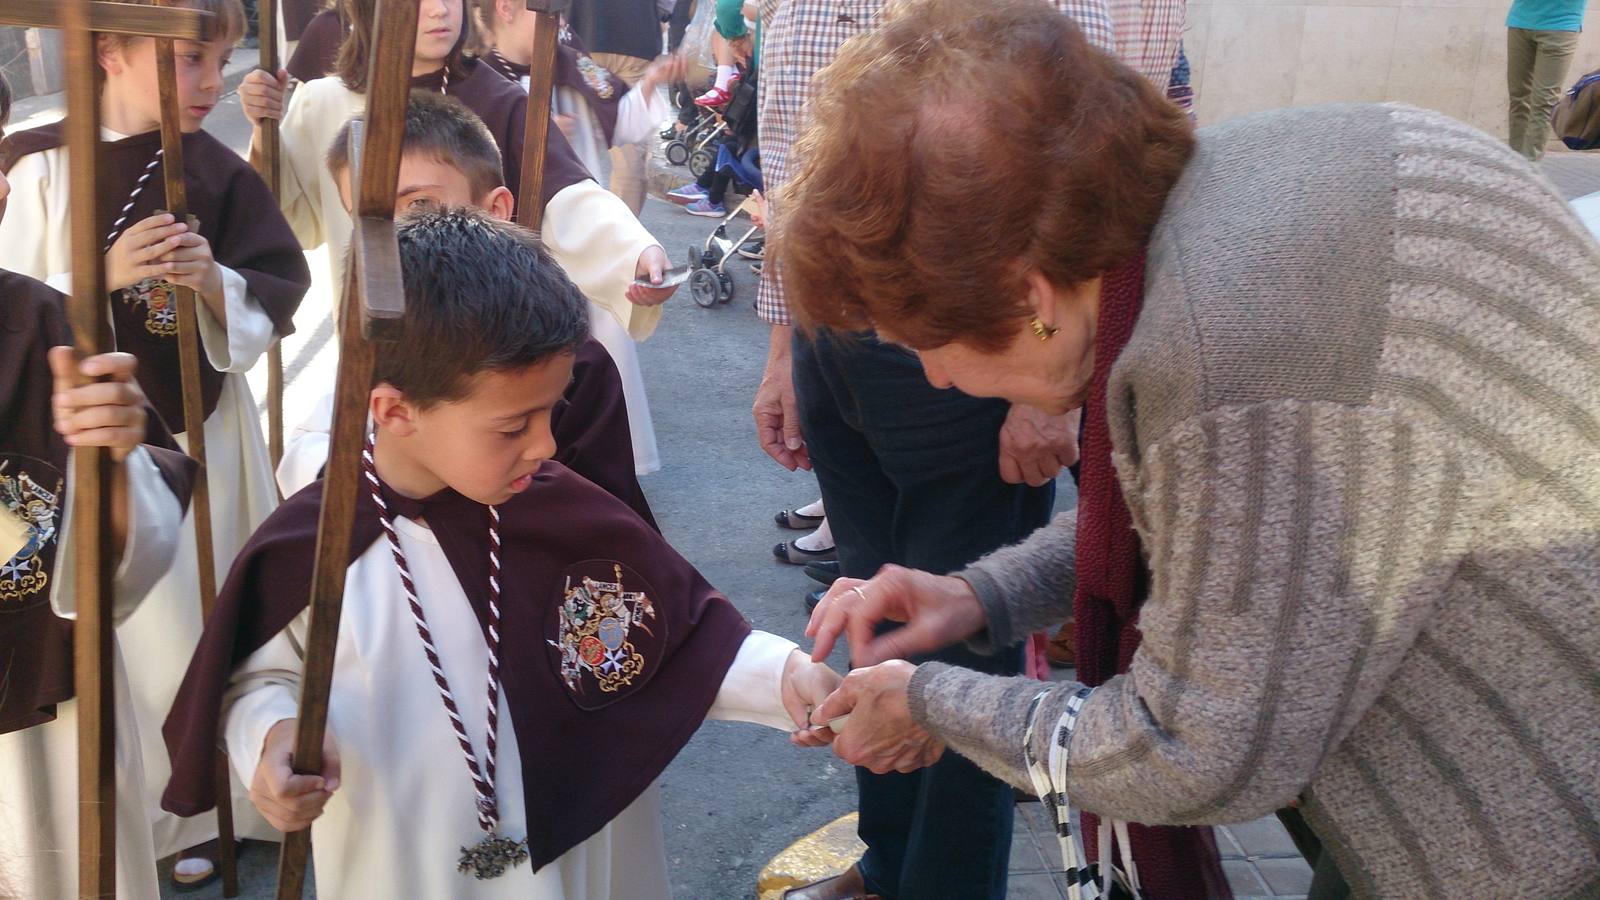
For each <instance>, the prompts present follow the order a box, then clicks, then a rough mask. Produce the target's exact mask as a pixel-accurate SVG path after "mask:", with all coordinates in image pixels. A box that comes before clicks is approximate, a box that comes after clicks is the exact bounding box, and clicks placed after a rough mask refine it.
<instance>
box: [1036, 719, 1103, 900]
mask: <svg viewBox="0 0 1600 900" xmlns="http://www.w3.org/2000/svg"><path fill="white" fill-rule="evenodd" d="M1050 690H1051V689H1050V688H1045V689H1044V690H1042V691H1040V692H1039V693H1038V694H1037V695H1036V696H1035V697H1034V698H1033V702H1032V703H1031V704H1030V705H1029V707H1028V725H1027V728H1026V729H1024V731H1023V738H1022V757H1023V760H1024V761H1025V762H1026V763H1027V766H1028V777H1029V778H1030V779H1031V780H1032V781H1033V789H1034V792H1035V793H1037V794H1038V795H1039V800H1040V802H1041V803H1042V804H1043V806H1044V808H1045V811H1046V812H1048V813H1049V814H1050V816H1051V823H1050V824H1051V825H1052V826H1054V828H1055V832H1056V838H1057V840H1059V841H1060V843H1061V860H1062V864H1063V865H1064V866H1065V867H1066V875H1067V897H1068V900H1095V898H1098V897H1100V896H1101V889H1100V885H1099V884H1097V883H1096V876H1097V867H1096V866H1094V865H1092V864H1090V863H1089V862H1088V856H1087V854H1085V853H1084V850H1083V841H1082V838H1081V837H1080V836H1079V835H1078V834H1077V832H1075V831H1074V830H1073V828H1072V802H1071V800H1069V799H1068V797H1067V792H1066V784H1067V743H1068V741H1069V739H1070V738H1071V737H1072V729H1073V727H1074V726H1076V725H1077V721H1078V711H1079V710H1081V709H1082V708H1083V701H1084V699H1086V698H1087V697H1088V696H1089V691H1090V688H1087V687H1084V688H1080V689H1079V690H1078V691H1077V693H1075V694H1073V696H1072V697H1071V698H1069V699H1068V700H1067V710H1066V712H1065V713H1063V714H1062V716H1061V720H1060V722H1059V723H1058V724H1057V726H1056V729H1055V732H1054V735H1053V737H1052V739H1051V741H1050V754H1049V760H1048V767H1047V766H1046V764H1045V763H1042V762H1040V760H1039V759H1038V758H1037V757H1036V756H1034V753H1033V734H1034V727H1035V726H1036V725H1037V724H1038V717H1039V705H1040V703H1042V702H1043V700H1044V698H1045V695H1047V694H1049V693H1050Z"/></svg>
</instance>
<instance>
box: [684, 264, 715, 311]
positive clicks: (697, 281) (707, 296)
mask: <svg viewBox="0 0 1600 900" xmlns="http://www.w3.org/2000/svg"><path fill="white" fill-rule="evenodd" d="M721 293H722V290H721V285H720V284H719V280H718V278H717V273H715V272H713V271H711V270H710V269H695V270H694V274H692V275H690V276H689V296H690V297H693V298H694V302H695V305H696V306H699V307H701V308H702V309H710V308H711V307H713V306H716V305H717V300H718V299H720V296H721Z"/></svg>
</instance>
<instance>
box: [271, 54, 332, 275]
mask: <svg viewBox="0 0 1600 900" xmlns="http://www.w3.org/2000/svg"><path fill="white" fill-rule="evenodd" d="M320 80H321V79H318V81H320ZM316 83H317V82H314V81H313V82H307V83H306V84H302V85H300V86H299V87H297V88H295V89H294V93H293V94H291V95H290V97H289V105H288V108H286V109H285V110H284V112H283V121H282V122H281V123H280V124H279V126H278V147H279V156H278V158H279V163H278V208H279V209H280V210H282V211H283V217H284V219H286V220H287V221H288V222H289V227H290V228H292V229H294V236H295V237H296V238H298V239H299V241H300V246H301V247H303V248H305V249H307V250H314V249H316V248H318V247H320V246H322V245H323V244H324V243H325V242H326V241H327V237H326V236H325V235H324V234H323V230H322V205H321V198H322V191H321V185H322V172H323V170H324V169H325V168H326V165H327V163H326V160H325V157H324V156H323V154H325V153H327V152H328V148H327V147H326V146H324V147H321V148H318V147H317V146H316V144H317V142H316V141H315V140H314V139H313V138H312V135H314V134H316V133H317V131H318V129H317V123H316V120H317V119H318V118H319V113H318V110H317V108H316V107H318V106H320V105H321V104H319V103H317V98H318V96H319V95H320V93H322V92H321V91H320V90H316V89H312V88H311V85H313V84H316Z"/></svg>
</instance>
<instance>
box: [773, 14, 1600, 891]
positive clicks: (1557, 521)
mask: <svg viewBox="0 0 1600 900" xmlns="http://www.w3.org/2000/svg"><path fill="white" fill-rule="evenodd" d="M819 77H820V78H821V82H820V84H819V86H818V90H817V93H816V95H815V100H814V106H813V107H812V109H811V112H810V114H809V119H808V121H809V122H810V125H809V130H808V131H807V132H806V133H805V136H804V139H803V147H802V148H801V149H797V151H796V152H795V154H794V157H795V158H796V159H797V160H801V161H802V169H801V172H800V174H799V176H798V178H797V179H796V180H795V182H794V183H793V185H792V194H791V195H790V196H789V198H788V199H789V204H790V205H789V206H788V207H787V209H788V212H787V214H786V217H785V218H784V220H783V221H782V222H780V223H779V226H780V233H779V235H778V249H779V253H780V255H781V259H782V260H783V263H784V277H785V279H786V284H787V287H788V289H789V291H791V296H792V297H795V298H797V299H798V302H799V306H800V308H801V309H802V311H803V314H804V315H805V316H806V317H807V318H808V319H809V321H810V322H811V323H812V324H813V325H814V326H821V327H828V328H834V329H840V330H844V329H859V328H873V329H876V331H877V333H878V334H879V335H880V336H881V337H882V338H884V339H886V340H891V341H896V342H899V343H901V344H904V345H905V346H906V347H908V348H910V350H911V351H913V352H915V353H916V354H917V355H918V356H919V357H920V358H921V361H922V364H923V366H924V368H925V370H926V372H927V376H928V380H929V381H930V382H932V383H933V384H935V385H938V386H953V387H956V388H959V389H961V390H963V391H966V392H967V393H970V394H975V395H980V396H995V397H1004V398H1006V399H1008V400H1011V401H1013V402H1016V403H1028V404H1032V405H1034V406H1037V407H1040V408H1043V409H1046V410H1055V411H1065V410H1070V409H1072V408H1074V407H1075V406H1077V405H1078V404H1080V403H1084V404H1086V407H1085V409H1086V414H1085V424H1084V428H1085V437H1084V441H1085V460H1084V465H1085V472H1084V485H1083V496H1084V497H1085V498H1086V499H1085V501H1084V503H1088V502H1089V499H1088V498H1100V499H1099V500H1096V502H1097V503H1099V504H1100V506H1101V507H1103V508H1098V509H1097V511H1096V512H1094V515H1093V516H1092V517H1091V519H1092V520H1091V521H1085V516H1087V515H1088V513H1089V510H1088V509H1087V508H1086V507H1084V506H1080V510H1078V511H1072V512H1067V513H1064V514H1062V515H1060V516H1058V517H1057V518H1056V520H1055V521H1054V522H1053V523H1052V524H1051V525H1049V526H1047V527H1045V528H1043V529H1041V530H1040V531H1039V532H1036V533H1035V534H1034V535H1033V536H1032V537H1031V538H1030V539H1029V540H1028V541H1026V542H1025V543H1023V544H1021V545H1018V546H1015V547H1011V548H1008V549H1004V550H1001V551H999V552H996V553H994V554H992V555H991V556H989V557H987V558H985V559H983V560H981V561H979V562H978V563H976V564H974V565H973V566H972V567H970V568H968V569H966V570H964V571H962V572H958V573H956V574H955V575H954V576H949V577H941V576H935V575H931V574H926V573H919V572H912V571H908V570H904V569H891V570H885V571H884V572H882V573H880V574H879V575H878V576H877V577H875V578H874V579H872V580H871V581H868V582H860V581H854V580H844V581H841V582H839V583H838V584H837V585H836V586H835V588H834V589H833V590H832V591H831V592H830V594H829V596H828V597H827V598H826V599H825V600H824V602H823V603H822V604H821V605H820V606H819V607H818V608H817V610H816V614H815V616H814V618H813V620H812V623H811V633H813V634H814V635H815V636H816V637H817V639H818V641H817V647H816V650H817V653H818V654H819V656H820V655H822V654H825V653H826V652H827V651H828V650H829V649H830V648H831V646H832V645H833V643H834V641H835V639H836V638H837V637H838V636H840V635H841V634H843V635H846V636H847V637H849V638H850V640H851V644H852V650H853V652H854V656H855V661H856V663H857V665H861V666H871V667H870V668H862V669H858V670H857V671H855V672H854V673H852V674H851V675H850V677H849V678H848V679H847V680H846V682H845V684H844V686H843V687H842V688H841V689H840V691H839V693H837V694H836V695H835V696H834V697H832V698H830V700H829V701H828V702H827V703H826V704H824V706H823V707H822V708H820V709H818V710H817V712H816V714H815V715H814V716H813V721H816V722H825V721H827V720H829V719H830V718H831V717H834V716H838V715H840V714H841V713H844V712H847V711H849V712H851V716H850V720H849V724H848V726H846V727H845V728H844V729H843V732H842V733H841V734H840V735H839V737H838V738H837V741H836V744H835V747H836V749H837V750H838V752H839V753H840V755H841V756H843V757H845V758H846V759H847V760H850V761H852V762H858V763H860V764H864V765H867V766H869V767H872V768H874V769H875V770H879V771H885V770H889V769H902V770H904V769H909V768H914V767H916V766H918V765H922V764H926V762H927V761H928V760H930V759H932V758H936V757H937V755H938V753H939V752H941V750H942V748H943V747H944V746H949V747H950V748H951V749H953V750H955V751H957V752H959V753H961V754H963V755H965V756H967V757H970V758H971V759H973V760H975V761H977V762H978V763H980V764H981V765H983V766H984V767H986V768H988V769H990V770H991V771H993V772H994V773H996V774H997V775H1000V776H1002V777H1004V778H1007V779H1008V780H1010V781H1011V782H1013V783H1015V784H1018V785H1022V786H1028V785H1029V784H1030V782H1029V778H1028V776H1027V774H1026V772H1025V770H1024V757H1023V735H1024V732H1025V729H1026V727H1027V724H1028V719H1029V715H1030V709H1033V715H1034V716H1036V717H1037V718H1038V721H1039V727H1037V728H1036V729H1035V730H1034V735H1035V746H1034V751H1035V753H1036V755H1037V757H1038V758H1039V759H1044V758H1046V757H1047V755H1048V752H1049V746H1048V745H1049V743H1050V742H1051V741H1052V740H1053V739H1054V738H1055V737H1056V736H1057V734H1058V728H1059V724H1063V723H1064V724H1071V725H1072V726H1073V727H1072V729H1071V731H1070V738H1069V739H1068V741H1067V746H1066V751H1067V765H1066V770H1065V771H1066V782H1065V784H1064V785H1058V787H1064V788H1065V790H1066V793H1067V794H1068V796H1069V797H1070V798H1071V799H1072V801H1073V802H1074V803H1075V804H1078V805H1081V806H1082V807H1083V808H1084V809H1086V810H1090V811H1093V812H1097V813H1101V814H1105V815H1108V816H1112V817H1116V818H1120V819H1129V820H1132V821H1136V822H1143V823H1150V824H1198V823H1221V822H1238V821H1244V820H1249V819H1252V818H1255V817H1257V816H1260V815H1262V814H1264V813H1268V812H1271V811H1273V810H1277V809H1279V808H1280V807H1285V806H1288V805H1291V804H1294V803H1295V802H1296V801H1298V805H1299V808H1300V810H1301V811H1302V813H1303V814H1304V817H1305V820H1306V821H1307V822H1309V824H1310V826H1311V828H1312V830H1314V832H1315V834H1316V836H1317V837H1320V839H1321V841H1322V843H1323V845H1324V848H1325V851H1326V852H1325V853H1324V854H1323V855H1324V856H1327V857H1329V859H1330V865H1331V862H1333V861H1336V863H1337V870H1338V871H1341V872H1342V873H1343V876H1344V878H1345V879H1347V880H1348V882H1349V884H1350V886H1351V888H1352V889H1353V890H1354V891H1355V892H1356V893H1357V894H1358V895H1361V896H1394V897H1408V898H1409V897H1450V898H1459V897H1491V896H1519V897H1569V896H1570V897H1578V896H1585V897H1592V896H1595V895H1596V894H1597V893H1600V875H1597V873H1600V250H1597V248H1596V245H1595V244H1594V242H1593V240H1592V239H1591V238H1590V237H1589V235H1588V234H1587V232H1586V231H1585V230H1584V228H1583V226H1582V225H1581V224H1579V222H1578V220H1577V219H1576V218H1575V217H1574V216H1573V215H1572V214H1571V213H1570V212H1569V211H1568V209H1567V208H1566V206H1565V204H1563V203H1562V202H1561V200H1560V199H1559V198H1558V197H1557V196H1556V195H1555V194H1554V193H1553V192H1552V191H1551V189H1550V188H1549V186H1548V185H1547V184H1546V183H1545V182H1544V181H1543V180H1542V179H1541V178H1540V177H1539V176H1538V175H1537V174H1536V173H1535V170H1534V169H1532V168H1531V167H1530V166H1529V165H1528V164H1527V163H1526V162H1525V161H1524V160H1522V159H1521V158H1519V157H1518V156H1516V155H1515V154H1513V153H1512V152H1510V151H1509V150H1507V149H1506V148H1505V147H1503V146H1502V145H1501V144H1500V143H1498V142H1497V141H1495V140H1493V139H1492V138H1490V137H1489V136H1488V135H1485V134H1482V133H1480V132H1478V131H1476V130H1474V129H1472V128H1469V127H1468V126H1465V125H1462V124H1460V123H1458V122H1455V121H1453V120H1451V119H1448V118H1445V117H1444V116H1441V115H1437V114H1434V113H1430V112H1425V111H1422V110H1418V109H1413V108H1410V107H1405V106H1397V105H1387V106H1367V105H1359V106H1358V105H1351V106H1331V107H1322V108H1315V109H1295V110H1280V111H1274V112H1268V113H1263V114H1259V115H1254V116H1248V117H1245V118H1241V119H1235V120H1233V121H1230V122H1226V123H1223V124H1220V125H1217V126H1214V127H1210V128H1205V129H1201V130H1200V131H1198V132H1195V133H1191V132H1190V130H1189V129H1188V127H1187V126H1186V125H1185V123H1184V122H1183V120H1182V117H1181V115H1180V114H1179V113H1177V112H1176V111H1174V110H1173V109H1172V108H1171V107H1170V106H1168V105H1167V104H1166V103H1165V102H1164V101H1163V100H1162V99H1161V98H1160V97H1159V96H1158V95H1157V93H1156V91H1155V90H1154V89H1153V88H1152V87H1150V86H1149V85H1148V84H1147V83H1145V82H1144V81H1142V80H1141V79H1140V78H1139V77H1138V76H1137V75H1136V74H1134V73H1133V72H1132V71H1130V70H1129V69H1127V68H1125V67H1124V66H1122V65H1120V64H1119V63H1117V62H1115V61H1114V60H1113V59H1111V58H1110V57H1108V56H1106V55H1105V54H1103V53H1101V52H1099V51H1097V50H1095V49H1093V48H1091V47H1090V46H1089V45H1088V44H1087V43H1085V41H1084V40H1083V38H1082V36H1081V35H1080V34H1079V33H1078V32H1077V30H1076V29H1075V28H1074V26H1073V25H1072V24H1071V23H1070V22H1069V21H1068V20H1066V19H1064V18H1063V17H1061V16H1060V15H1058V14H1056V13H1054V12H1052V11H1051V10H1050V8H1049V7H1048V6H1047V5H1046V4H1044V3H1042V2H1034V0H989V2H986V3H983V4H980V5H978V6H977V7H973V6H972V5H971V4H968V3H965V2H962V0H909V2H907V3H905V4H903V5H902V6H901V8H900V9H899V10H898V12H897V13H896V15H895V16H894V17H893V18H892V20H891V21H889V22H888V23H887V24H886V25H885V26H884V27H883V28H882V29H881V30H879V31H878V32H876V33H874V34H872V35H870V36H867V37H865V38H863V39H858V40H857V41H854V42H852V43H851V44H849V45H847V46H846V47H845V49H844V51H843V52H842V53H841V54H840V56H839V58H838V60H837V61H836V62H835V63H834V64H833V65H832V66H830V67H829V68H828V69H827V70H825V71H824V72H823V73H822V75H821V76H819ZM885 147H893V148H899V149H897V150H896V152H893V153H885V152H883V148H885ZM1096 454H1098V455H1099V456H1100V457H1101V459H1100V461H1099V462H1098V463H1097V462H1096V460H1095V456H1096ZM1119 491H1120V498H1119V495H1118V492H1119ZM1108 497H1109V498H1112V499H1113V500H1115V503H1114V505H1109V506H1108V505H1107V504H1105V503H1101V502H1100V501H1101V500H1104V499H1105V498H1108ZM1119 515H1122V516H1127V517H1128V521H1130V522H1131V527H1132V530H1131V531H1126V530H1119V529H1118V528H1117V527H1116V522H1117V518H1118V516H1119ZM1086 538H1087V539H1089V540H1090V541H1091V543H1092V547H1090V546H1086V545H1085V543H1084V542H1085V540H1086ZM1119 548H1122V549H1120V550H1119ZM1122 567H1131V568H1132V570H1133V574H1134V575H1136V576H1137V577H1135V578H1132V579H1131V580H1130V579H1127V578H1124V577H1122V575H1119V572H1120V571H1121V568H1122ZM1089 580H1093V582H1094V583H1095V584H1096V585H1102V586H1103V585H1105V584H1111V585H1113V586H1115V585H1117V584H1120V583H1123V582H1130V583H1136V584H1137V585H1138V591H1139V593H1138V597H1139V598H1141V599H1142V604H1139V605H1137V606H1136V607H1135V608H1133V609H1127V610H1121V611H1120V612H1121V613H1122V614H1123V615H1125V616H1126V617H1131V616H1132V615H1133V614H1134V613H1136V614H1137V616H1138V623H1137V624H1138V630H1139V631H1140V632H1142V635H1143V638H1142V643H1141V644H1139V645H1138V649H1137V650H1136V651H1133V652H1131V654H1130V658H1128V659H1126V660H1124V662H1125V663H1127V665H1126V671H1125V674H1121V675H1118V676H1117V677H1114V678H1110V680H1108V681H1106V682H1105V683H1104V684H1102V685H1100V686H1099V687H1097V688H1095V689H1094V690H1092V691H1090V692H1088V693H1087V699H1084V700H1083V701H1082V703H1081V708H1078V707H1077V704H1072V705H1069V703H1068V701H1069V700H1071V699H1072V698H1074V697H1077V696H1081V694H1082V693H1083V691H1084V689H1083V687H1082V686H1081V685H1078V684H1072V683H1064V684H1058V685H1055V686H1054V688H1053V689H1052V690H1051V691H1050V693H1049V694H1047V695H1046V696H1045V697H1044V699H1043V700H1042V702H1040V703H1039V704H1037V706H1035V705H1034V704H1033V701H1034V699H1035V697H1036V695H1038V694H1039V691H1040V685H1039V683H1038V682H1035V681H1028V680H1025V679H1017V678H1000V677H995V676H988V675H982V674H977V673H974V672H970V671H965V670H962V669H957V668H952V667H949V666H943V665H939V664H936V663H931V664H927V665H923V666H920V667H918V666H912V665H911V664H909V663H906V662H899V661H892V662H884V663H883V664H882V665H872V664H873V663H878V662H881V661H883V660H888V659H894V658H898V657H902V656H905V655H910V654H914V653H921V652H925V651H927V650H930V649H932V648H935V647H938V646H943V645H946V644H949V643H953V642H955V641H959V640H963V639H966V640H972V641H974V642H976V643H978V644H980V645H982V644H988V645H993V646H1002V645H1007V644H1009V643H1011V642H1014V641H1016V640H1018V639H1020V638H1021V637H1022V636H1024V635H1026V634H1028V633H1029V632H1031V631H1035V630H1038V629H1041V628H1045V627H1048V626H1049V625H1050V624H1052V623H1054V622H1057V621H1060V620H1061V619H1063V618H1065V617H1066V615H1067V614H1068V612H1069V610H1070V609H1071V605H1072V602H1073V598H1074V595H1075V594H1077V595H1078V598H1079V602H1080V604H1082V603H1084V602H1086V601H1093V600H1095V599H1096V596H1097V595H1098V596H1100V597H1102V598H1103V596H1104V595H1103V594H1097V592H1098V590H1099V589H1098V588H1097V589H1096V590H1095V591H1087V592H1086V591H1085V590H1084V587H1085V584H1086V583H1087V582H1088V581H1089ZM1146 585H1147V588H1146V587H1145V586H1146ZM1111 599H1113V600H1115V599H1117V598H1111ZM1081 608H1082V607H1081V606H1080V609H1081ZM1114 612H1115V611H1114ZM1081 618H1082V616H1081V615H1080V619H1081ZM885 620H894V621H900V622H905V623H907V624H906V625H905V627H903V628H901V629H899V630H897V631H892V632H888V633H887V634H884V635H882V636H875V635H874V626H875V625H878V624H879V623H880V622H883V621H885ZM1080 652H1081V651H1080ZM1107 674H1109V673H1107ZM1074 710H1075V718H1074Z"/></svg>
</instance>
